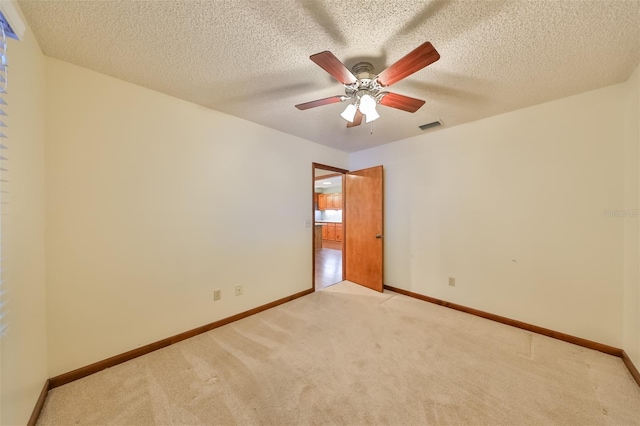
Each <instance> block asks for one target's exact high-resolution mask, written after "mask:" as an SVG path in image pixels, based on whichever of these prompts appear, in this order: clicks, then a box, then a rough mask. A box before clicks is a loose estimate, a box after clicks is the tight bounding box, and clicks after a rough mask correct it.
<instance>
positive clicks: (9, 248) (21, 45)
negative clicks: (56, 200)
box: [0, 31, 49, 425]
mask: <svg viewBox="0 0 640 426" xmlns="http://www.w3.org/2000/svg"><path fill="white" fill-rule="evenodd" d="M8 53H9V66H10V69H9V73H10V75H9V90H8V92H9V94H8V95H6V96H3V98H5V99H6V100H7V103H8V106H7V107H6V111H7V113H8V114H9V116H8V117H7V118H6V120H5V119H3V121H6V124H7V125H8V126H9V127H8V128H7V129H6V130H4V131H3V132H4V133H6V134H7V135H8V136H9V139H8V141H7V142H3V143H5V144H7V145H8V146H9V150H8V152H6V153H3V155H4V156H5V157H7V158H9V161H8V163H7V164H5V165H3V167H6V168H8V169H9V172H8V173H3V179H7V180H9V181H10V182H9V183H8V184H6V183H4V184H3V187H2V189H3V190H5V191H9V193H8V194H3V201H8V204H5V205H3V207H2V213H3V216H2V257H3V260H2V268H3V273H2V279H3V284H2V285H3V288H4V290H5V291H6V293H5V295H4V296H3V300H5V301H6V302H7V306H6V310H7V311H8V312H9V314H8V323H9V329H8V333H7V334H6V335H5V336H4V337H3V338H2V339H0V344H1V346H2V348H1V351H0V352H1V354H2V355H1V359H2V361H1V365H0V375H1V377H2V380H1V383H2V384H1V389H0V395H1V397H0V399H1V402H0V407H1V412H2V414H1V418H0V423H2V424H3V425H18V424H26V423H27V420H28V419H29V416H30V415H31V412H32V411H33V407H34V406H35V404H36V401H37V399H38V396H39V394H40V391H41V390H42V387H43V385H44V383H45V381H46V380H47V378H48V377H49V376H48V371H47V335H46V311H45V309H46V305H45V294H46V291H45V257H44V256H45V243H44V232H45V230H44V225H45V217H44V204H45V194H44V107H45V105H44V96H45V88H44V82H45V80H44V57H43V55H42V53H41V52H40V48H39V47H38V44H37V43H36V41H35V38H34V36H33V34H32V33H31V32H29V31H27V33H26V34H25V35H24V37H23V39H22V40H21V41H19V42H18V41H15V40H11V39H10V40H9V47H8ZM3 163H4V162H3Z"/></svg>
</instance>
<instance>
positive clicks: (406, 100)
mask: <svg viewBox="0 0 640 426" xmlns="http://www.w3.org/2000/svg"><path fill="white" fill-rule="evenodd" d="M380 103H381V104H382V105H384V106H388V107H391V108H397V109H401V110H403V111H408V112H416V111H417V110H419V109H420V107H421V106H422V105H424V101H423V100H422V99H416V98H410V97H409V96H404V95H398V94H397V93H390V92H388V93H387V94H386V95H384V96H383V97H382V99H380Z"/></svg>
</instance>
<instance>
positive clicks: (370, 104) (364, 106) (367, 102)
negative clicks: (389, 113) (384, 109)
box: [360, 94, 376, 115]
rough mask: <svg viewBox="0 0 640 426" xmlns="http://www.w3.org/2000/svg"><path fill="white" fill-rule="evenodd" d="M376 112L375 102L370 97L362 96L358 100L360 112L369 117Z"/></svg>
mask: <svg viewBox="0 0 640 426" xmlns="http://www.w3.org/2000/svg"><path fill="white" fill-rule="evenodd" d="M375 110H376V100H375V99H373V97H372V96H371V95H367V94H365V95H362V97H361V98H360V112H361V113H363V114H364V115H369V114H371V113H372V112H375Z"/></svg>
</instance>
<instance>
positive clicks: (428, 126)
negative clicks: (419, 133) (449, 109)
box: [418, 120, 442, 130]
mask: <svg viewBox="0 0 640 426" xmlns="http://www.w3.org/2000/svg"><path fill="white" fill-rule="evenodd" d="M438 126H442V121H440V120H438V121H433V122H431V123H427V124H423V125H422V126H418V127H420V130H429V129H433V128H434V127H438Z"/></svg>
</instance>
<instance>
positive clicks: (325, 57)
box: [309, 50, 358, 84]
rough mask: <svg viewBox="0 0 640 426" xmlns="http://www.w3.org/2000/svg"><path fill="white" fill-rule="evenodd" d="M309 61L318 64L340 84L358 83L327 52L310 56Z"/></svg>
mask: <svg viewBox="0 0 640 426" xmlns="http://www.w3.org/2000/svg"><path fill="white" fill-rule="evenodd" d="M309 59H311V60H312V61H313V62H315V63H316V64H318V65H319V66H320V68H322V69H323V70H325V71H326V72H328V73H329V74H331V75H332V76H333V78H335V79H336V80H338V81H339V82H340V83H342V84H352V83H355V82H356V81H358V80H357V79H356V77H355V76H354V75H353V74H352V73H351V71H349V69H348V68H347V67H345V66H344V64H343V63H342V62H340V60H339V59H338V58H336V57H335V56H334V55H333V53H331V52H329V51H328V50H327V51H324V52H320V53H316V54H315V55H311V56H309Z"/></svg>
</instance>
